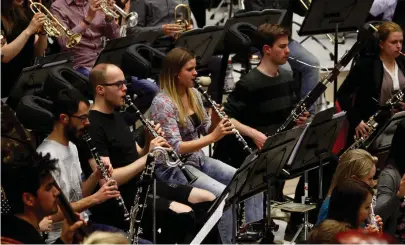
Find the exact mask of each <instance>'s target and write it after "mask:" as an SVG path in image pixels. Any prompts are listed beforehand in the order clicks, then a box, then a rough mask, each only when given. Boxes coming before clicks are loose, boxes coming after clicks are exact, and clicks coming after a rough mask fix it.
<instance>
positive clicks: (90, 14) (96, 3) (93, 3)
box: [86, 0, 102, 22]
mask: <svg viewBox="0 0 405 245" xmlns="http://www.w3.org/2000/svg"><path fill="white" fill-rule="evenodd" d="M101 1H102V0H90V6H89V10H88V11H87V16H86V20H87V21H88V22H92V21H93V19H94V17H96V14H97V11H100V10H101V6H100V5H101Z"/></svg>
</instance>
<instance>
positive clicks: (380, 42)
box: [378, 41, 383, 49]
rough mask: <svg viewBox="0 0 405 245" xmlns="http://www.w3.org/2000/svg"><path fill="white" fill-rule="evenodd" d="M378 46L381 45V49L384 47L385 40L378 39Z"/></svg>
mask: <svg viewBox="0 0 405 245" xmlns="http://www.w3.org/2000/svg"><path fill="white" fill-rule="evenodd" d="M378 46H379V47H380V49H382V47H383V41H378Z"/></svg>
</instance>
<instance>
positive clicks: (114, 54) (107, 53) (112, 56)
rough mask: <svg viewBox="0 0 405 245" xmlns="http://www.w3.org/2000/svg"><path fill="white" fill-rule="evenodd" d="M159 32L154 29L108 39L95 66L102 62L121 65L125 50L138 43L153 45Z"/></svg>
mask: <svg viewBox="0 0 405 245" xmlns="http://www.w3.org/2000/svg"><path fill="white" fill-rule="evenodd" d="M158 36H159V33H157V32H154V31H146V32H139V33H137V34H135V35H129V36H126V37H120V38H115V39H111V40H108V41H107V45H106V46H105V47H104V49H103V50H102V51H101V53H100V55H99V56H98V57H97V60H96V63H95V64H94V66H96V65H97V64H100V63H109V64H114V65H117V66H118V67H121V62H122V55H123V54H124V53H125V50H126V49H127V48H128V47H129V46H131V45H133V44H136V43H143V44H148V45H151V44H152V43H153V42H154V41H155V40H156V38H157V37H158Z"/></svg>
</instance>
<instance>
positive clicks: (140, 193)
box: [128, 147, 165, 244]
mask: <svg viewBox="0 0 405 245" xmlns="http://www.w3.org/2000/svg"><path fill="white" fill-rule="evenodd" d="M156 148H158V147H156ZM156 148H154V149H156ZM159 148H161V147H159ZM161 149H163V148H161ZM161 149H159V150H161ZM163 150H164V149H163ZM164 151H165V150H164ZM154 159H155V157H154V154H153V152H152V153H148V158H147V160H146V166H145V169H144V170H143V171H142V174H141V177H140V178H139V181H140V182H144V181H145V182H146V181H147V180H150V179H153V173H154V170H155V164H154ZM149 191H150V185H148V186H147V187H146V188H144V187H142V185H141V186H139V187H138V189H137V191H136V195H135V200H134V205H133V206H132V207H131V215H130V217H131V218H130V223H129V231H128V235H129V238H130V239H131V242H132V244H138V240H139V235H140V234H142V227H141V221H142V217H143V213H144V211H145V209H146V207H147V205H146V201H147V199H148V194H149Z"/></svg>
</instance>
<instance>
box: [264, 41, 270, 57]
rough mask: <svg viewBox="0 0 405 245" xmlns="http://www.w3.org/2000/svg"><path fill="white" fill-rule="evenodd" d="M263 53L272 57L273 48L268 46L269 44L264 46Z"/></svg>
mask: <svg viewBox="0 0 405 245" xmlns="http://www.w3.org/2000/svg"><path fill="white" fill-rule="evenodd" d="M263 53H264V54H267V55H270V53H271V47H270V46H269V45H267V44H265V45H263Z"/></svg>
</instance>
